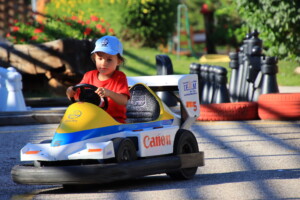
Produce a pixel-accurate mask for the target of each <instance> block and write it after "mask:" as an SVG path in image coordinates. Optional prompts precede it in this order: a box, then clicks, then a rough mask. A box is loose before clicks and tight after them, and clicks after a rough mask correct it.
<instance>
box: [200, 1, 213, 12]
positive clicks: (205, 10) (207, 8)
mask: <svg viewBox="0 0 300 200" xmlns="http://www.w3.org/2000/svg"><path fill="white" fill-rule="evenodd" d="M210 12H212V10H210V9H209V7H208V5H207V4H206V3H205V4H203V5H202V7H201V13H202V14H208V13H210Z"/></svg>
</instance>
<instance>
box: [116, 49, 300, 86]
mask: <svg viewBox="0 0 300 200" xmlns="http://www.w3.org/2000/svg"><path fill="white" fill-rule="evenodd" d="M159 54H165V53H162V52H161V51H159V50H157V49H152V48H136V47H132V46H130V45H128V44H126V43H125V44H124V56H125V59H126V64H125V66H124V67H123V68H121V70H122V71H123V72H124V73H125V74H126V75H127V76H146V75H156V60H155V56H156V55H159ZM166 55H168V56H169V57H170V58H171V60H172V64H173V70H174V74H188V73H189V66H190V64H191V63H193V62H195V63H198V62H199V57H197V58H196V57H186V56H181V57H180V58H178V57H177V56H176V55H174V54H166ZM206 64H209V65H217V66H222V67H225V68H226V69H227V71H228V76H227V77H228V81H229V80H230V75H231V69H230V68H229V67H228V66H229V63H224V62H223V63H206ZM297 66H300V64H299V63H296V62H289V61H279V63H278V68H279V72H278V74H277V81H278V85H280V86H300V75H299V74H298V75H297V74H295V73H294V70H295V68H296V67H297Z"/></svg>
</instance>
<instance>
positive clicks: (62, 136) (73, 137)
mask: <svg viewBox="0 0 300 200" xmlns="http://www.w3.org/2000/svg"><path fill="white" fill-rule="evenodd" d="M172 123H173V119H171V120H162V121H155V122H149V123H136V124H122V125H116V126H108V127H101V128H95V129H89V130H84V131H78V132H73V133H55V135H54V137H53V140H52V143H51V146H61V145H66V144H70V143H74V142H79V141H83V140H87V139H91V138H95V137H101V136H106V135H111V134H114V133H118V132H122V131H130V130H136V129H144V128H149V127H156V126H163V125H171V124H172Z"/></svg>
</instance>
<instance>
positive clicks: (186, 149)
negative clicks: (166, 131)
mask: <svg viewBox="0 0 300 200" xmlns="http://www.w3.org/2000/svg"><path fill="white" fill-rule="evenodd" d="M196 152H199V148H198V142H197V140H196V138H195V136H194V134H193V133H192V132H190V131H188V130H183V129H180V130H179V131H178V132H177V134H176V137H175V142H174V153H173V154H174V155H178V154H187V153H196ZM197 169H198V167H192V168H185V169H179V170H177V171H174V172H168V173H167V175H168V176H170V177H171V178H172V179H176V180H188V179H191V178H193V177H194V176H195V174H196V172H197Z"/></svg>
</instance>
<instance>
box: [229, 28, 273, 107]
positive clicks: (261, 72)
mask: <svg viewBox="0 0 300 200" xmlns="http://www.w3.org/2000/svg"><path fill="white" fill-rule="evenodd" d="M258 35H259V33H258V32H257V31H254V32H252V33H250V34H247V36H246V38H245V40H244V41H243V45H242V46H241V47H240V52H238V53H235V52H231V53H230V55H229V57H230V63H229V67H230V68H231V69H232V73H231V77H230V84H229V92H230V95H229V96H230V99H231V101H232V102H240V101H257V100H258V97H259V96H260V95H261V94H268V93H278V92H279V91H278V84H277V80H276V73H277V72H278V67H277V58H275V57H266V56H264V55H263V54H262V40H260V39H259V38H258Z"/></svg>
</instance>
